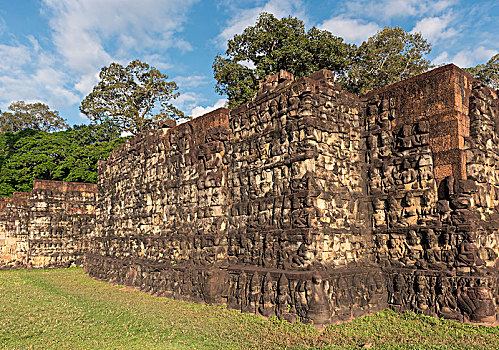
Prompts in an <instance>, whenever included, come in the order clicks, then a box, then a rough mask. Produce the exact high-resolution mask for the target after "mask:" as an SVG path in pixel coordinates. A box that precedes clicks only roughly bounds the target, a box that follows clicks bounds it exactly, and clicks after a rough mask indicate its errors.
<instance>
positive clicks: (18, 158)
mask: <svg viewBox="0 0 499 350" xmlns="http://www.w3.org/2000/svg"><path fill="white" fill-rule="evenodd" d="M118 136H119V132H118V131H117V128H116V127H115V126H113V125H111V124H108V123H106V124H101V125H80V126H73V127H72V128H69V129H68V130H66V131H60V132H53V133H48V132H44V131H38V130H32V129H26V130H22V131H19V132H17V133H11V132H7V133H3V134H0V196H10V195H12V192H15V191H20V192H29V191H31V189H32V186H33V180H36V179H42V180H59V181H78V182H90V183H96V182H97V162H98V161H99V160H105V159H106V158H107V157H108V155H109V153H110V152H111V151H112V150H113V149H114V148H116V147H118V146H119V145H120V144H122V143H123V142H124V141H126V138H119V137H118Z"/></svg>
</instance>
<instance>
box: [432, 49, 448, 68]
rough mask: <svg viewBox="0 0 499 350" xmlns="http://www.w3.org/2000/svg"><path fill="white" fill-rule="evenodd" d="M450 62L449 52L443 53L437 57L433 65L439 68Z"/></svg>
mask: <svg viewBox="0 0 499 350" xmlns="http://www.w3.org/2000/svg"><path fill="white" fill-rule="evenodd" d="M448 62H449V53H448V52H447V51H443V52H441V53H440V54H439V55H438V56H437V57H435V59H434V60H433V62H432V63H433V64H434V65H436V66H438V65H441V64H445V63H448Z"/></svg>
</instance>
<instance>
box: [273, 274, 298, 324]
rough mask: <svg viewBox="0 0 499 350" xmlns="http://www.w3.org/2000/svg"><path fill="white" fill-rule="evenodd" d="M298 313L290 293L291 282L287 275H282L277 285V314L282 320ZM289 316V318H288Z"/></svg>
mask: <svg viewBox="0 0 499 350" xmlns="http://www.w3.org/2000/svg"><path fill="white" fill-rule="evenodd" d="M293 312H296V310H295V309H294V305H293V302H292V300H291V295H290V292H289V281H288V278H287V277H286V275H285V274H281V277H279V281H278V284H277V303H276V314H277V316H279V317H281V318H285V319H287V318H289V316H290V315H291V314H292V313H293ZM286 316H287V317H286Z"/></svg>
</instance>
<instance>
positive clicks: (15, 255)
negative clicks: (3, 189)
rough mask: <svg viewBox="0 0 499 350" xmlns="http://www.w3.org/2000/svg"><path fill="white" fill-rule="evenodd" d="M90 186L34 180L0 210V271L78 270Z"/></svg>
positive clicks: (88, 224)
mask: <svg viewBox="0 0 499 350" xmlns="http://www.w3.org/2000/svg"><path fill="white" fill-rule="evenodd" d="M95 187H96V186H95V185H92V184H77V183H63V182H58V181H40V180H37V181H35V183H34V186H33V191H32V192H31V193H24V194H19V193H15V194H14V198H13V199H5V200H4V204H3V205H2V206H0V247H1V255H0V268H17V267H33V268H53V267H68V266H71V265H76V266H82V265H83V260H84V255H85V250H86V248H87V245H88V243H87V239H86V237H87V236H88V235H89V234H90V232H91V231H92V230H93V226H94V219H95V210H94V208H95V191H96V188H95Z"/></svg>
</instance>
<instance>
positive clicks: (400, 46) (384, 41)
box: [340, 26, 431, 94]
mask: <svg viewBox="0 0 499 350" xmlns="http://www.w3.org/2000/svg"><path fill="white" fill-rule="evenodd" d="M430 51H431V45H430V44H429V43H428V42H427V41H426V40H425V39H424V38H423V37H422V35H421V34H419V33H416V34H411V33H408V32H406V31H405V30H403V29H402V28H400V27H398V26H396V27H385V28H383V29H382V30H380V31H379V32H378V33H377V34H375V35H374V36H372V37H370V38H369V39H368V40H367V41H365V42H363V43H362V45H360V47H359V48H358V49H357V50H356V52H355V57H354V59H353V61H352V66H351V67H350V70H349V71H348V74H347V75H346V76H344V77H342V79H340V84H341V85H342V86H343V87H344V88H346V89H347V90H348V91H350V92H352V93H356V94H365V93H367V92H369V91H372V90H376V89H379V88H382V87H383V86H386V85H390V84H393V83H396V82H398V81H400V80H404V79H407V78H410V77H412V76H415V75H417V74H421V73H424V72H425V71H427V70H428V69H429V68H430V67H431V65H430V61H429V60H426V59H424V56H425V55H426V54H428V53H429V52H430Z"/></svg>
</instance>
